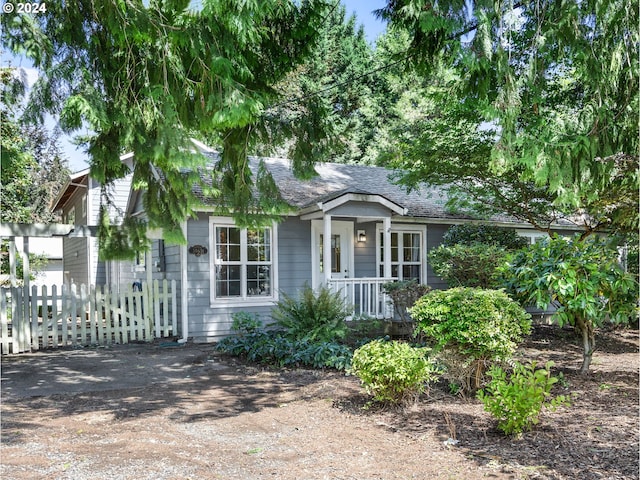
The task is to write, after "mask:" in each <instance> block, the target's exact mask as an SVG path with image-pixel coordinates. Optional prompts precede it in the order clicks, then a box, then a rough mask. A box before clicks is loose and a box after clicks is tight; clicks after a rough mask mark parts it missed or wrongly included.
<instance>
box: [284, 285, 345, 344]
mask: <svg viewBox="0 0 640 480" xmlns="http://www.w3.org/2000/svg"><path fill="white" fill-rule="evenodd" d="M281 297H282V298H281V300H280V301H279V302H278V303H277V304H276V306H275V308H274V309H273V312H272V317H273V319H274V320H275V321H276V323H275V324H276V325H278V326H279V327H280V328H282V329H284V335H285V336H286V337H288V338H291V339H294V340H301V339H307V340H311V341H314V342H331V341H335V340H338V339H341V338H344V337H345V336H346V334H347V325H346V322H345V319H346V318H347V316H348V315H349V314H350V313H351V312H350V310H349V309H348V308H347V306H346V305H345V303H344V301H343V300H342V296H341V294H340V292H332V291H331V290H329V289H328V288H327V287H325V286H322V287H320V288H319V289H318V290H317V292H316V291H314V290H313V289H312V288H311V287H309V286H308V285H305V287H304V288H303V290H302V291H301V292H300V297H299V298H298V299H295V298H293V297H290V296H288V295H286V294H281Z"/></svg>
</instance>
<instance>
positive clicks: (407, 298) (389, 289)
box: [382, 279, 431, 323]
mask: <svg viewBox="0 0 640 480" xmlns="http://www.w3.org/2000/svg"><path fill="white" fill-rule="evenodd" d="M382 289H383V290H384V292H385V293H386V294H387V295H389V297H390V298H391V301H392V302H393V309H394V311H395V313H396V314H397V316H398V318H399V319H400V321H402V322H403V323H411V322H412V320H411V316H410V315H409V308H411V307H413V305H414V304H415V303H416V301H417V300H418V299H419V298H420V297H422V296H424V295H426V294H427V292H429V291H430V290H431V288H430V287H428V286H427V285H422V284H420V283H418V282H417V280H415V279H411V280H404V281H400V282H387V283H385V284H384V285H382Z"/></svg>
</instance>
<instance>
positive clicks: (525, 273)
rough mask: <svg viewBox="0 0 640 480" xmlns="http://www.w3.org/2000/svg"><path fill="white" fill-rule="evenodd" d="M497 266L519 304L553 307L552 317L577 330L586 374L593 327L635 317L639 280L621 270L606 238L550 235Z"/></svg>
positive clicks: (505, 284)
mask: <svg viewBox="0 0 640 480" xmlns="http://www.w3.org/2000/svg"><path fill="white" fill-rule="evenodd" d="M500 270H501V272H500V273H501V274H502V276H503V278H504V286H505V288H506V291H507V292H509V293H510V294H511V295H513V297H514V298H516V299H517V300H518V301H520V302H521V303H522V305H527V306H529V305H535V306H536V307H538V308H542V309H547V308H548V307H549V306H550V305H552V306H553V307H554V308H555V313H554V315H553V318H554V320H555V321H556V322H557V323H558V324H559V325H560V326H563V325H566V324H569V325H572V326H573V327H574V328H575V329H576V331H577V332H578V333H579V334H580V336H581V337H582V342H581V343H582V346H583V354H582V367H581V369H580V372H581V373H583V374H586V373H588V372H589V366H590V364H591V357H592V355H593V351H594V350H595V347H596V329H597V328H598V327H601V326H603V325H604V324H605V322H606V323H613V324H627V323H629V321H631V320H632V319H634V318H637V315H638V288H639V286H638V283H637V282H636V280H635V278H634V277H633V275H631V274H629V273H628V272H625V271H624V270H623V269H622V268H621V266H620V263H619V252H618V250H617V248H616V245H614V244H612V243H610V239H605V238H600V237H598V236H595V235H592V236H591V237H589V238H586V239H582V238H580V236H579V235H575V236H574V237H573V238H567V237H559V236H557V235H554V236H553V238H549V239H547V240H546V241H544V242H539V243H536V244H535V245H531V246H529V247H528V248H525V249H523V250H520V251H518V252H517V253H515V254H514V255H513V256H512V258H511V259H510V261H509V263H508V264H505V265H504V266H503V267H502V268H501V269H500Z"/></svg>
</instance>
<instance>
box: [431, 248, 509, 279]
mask: <svg viewBox="0 0 640 480" xmlns="http://www.w3.org/2000/svg"><path fill="white" fill-rule="evenodd" d="M508 255H509V252H508V251H507V250H506V249H505V248H504V247H501V246H498V245H489V244H482V243H474V244H472V245H466V244H457V245H451V246H446V245H440V246H439V247H437V248H434V249H433V250H431V251H430V252H429V255H428V257H429V262H430V264H431V268H432V269H433V272H434V273H435V274H436V275H438V276H439V277H440V278H442V279H443V280H444V281H445V282H447V285H449V286H450V287H480V288H498V287H499V286H500V280H499V278H498V276H497V268H498V267H499V266H500V265H502V264H504V263H506V261H507V257H508Z"/></svg>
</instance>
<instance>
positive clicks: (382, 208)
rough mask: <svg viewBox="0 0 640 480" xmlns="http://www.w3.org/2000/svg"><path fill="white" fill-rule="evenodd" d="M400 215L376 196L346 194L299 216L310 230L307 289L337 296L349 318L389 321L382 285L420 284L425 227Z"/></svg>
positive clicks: (393, 205)
mask: <svg viewBox="0 0 640 480" xmlns="http://www.w3.org/2000/svg"><path fill="white" fill-rule="evenodd" d="M405 215H406V209H405V208H403V207H402V206H400V205H398V204H396V203H394V202H391V201H389V200H388V199H386V198H385V197H383V196H381V195H377V194H369V193H362V192H358V193H354V192H352V193H342V194H340V195H339V196H337V197H335V198H331V199H329V200H326V201H324V202H319V203H317V204H315V205H313V206H312V207H309V208H308V209H307V210H306V211H305V212H303V214H302V215H301V216H300V218H301V219H302V220H311V225H312V228H311V230H312V238H311V249H312V283H313V285H314V286H316V287H317V286H319V285H323V284H324V285H327V286H328V287H329V288H330V289H331V290H332V291H336V292H341V295H342V298H343V299H344V300H345V303H346V304H347V305H349V306H350V308H352V309H353V313H352V318H359V317H371V318H377V319H391V318H393V305H392V304H391V303H390V299H389V297H388V295H387V294H386V293H385V292H384V289H383V285H384V284H385V283H388V282H393V281H397V280H403V279H404V280H406V279H409V278H415V279H416V280H417V281H419V282H422V281H424V279H426V261H425V255H424V253H425V252H426V227H425V226H424V225H417V224H415V223H413V224H412V223H410V222H409V221H406V222H402V217H404V216H405ZM392 219H393V220H394V222H393V223H392ZM325 239H330V240H329V241H325Z"/></svg>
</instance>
